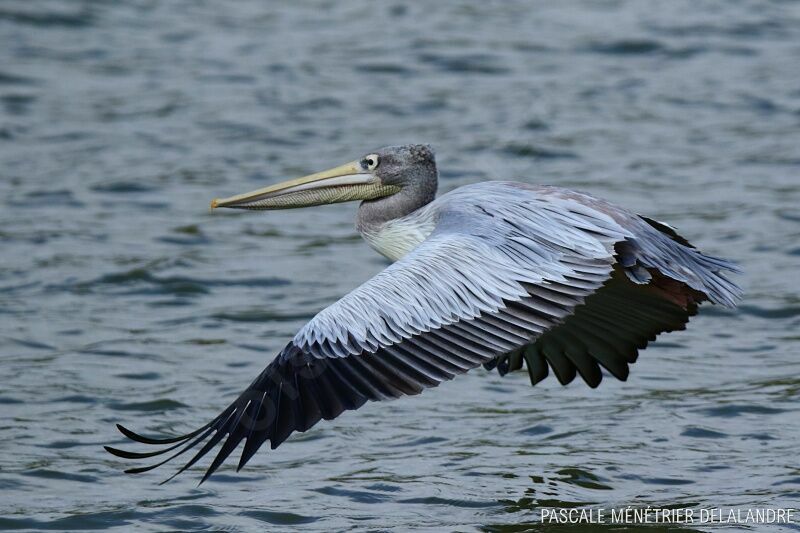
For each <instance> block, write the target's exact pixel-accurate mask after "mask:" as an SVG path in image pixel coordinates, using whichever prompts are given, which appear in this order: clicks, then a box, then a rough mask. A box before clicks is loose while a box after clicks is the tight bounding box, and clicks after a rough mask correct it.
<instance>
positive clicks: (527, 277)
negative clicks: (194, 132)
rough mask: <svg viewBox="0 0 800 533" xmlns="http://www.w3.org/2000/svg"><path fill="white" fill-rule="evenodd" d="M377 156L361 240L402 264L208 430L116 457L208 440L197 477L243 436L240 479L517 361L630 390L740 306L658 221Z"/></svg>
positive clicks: (328, 317)
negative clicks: (680, 332)
mask: <svg viewBox="0 0 800 533" xmlns="http://www.w3.org/2000/svg"><path fill="white" fill-rule="evenodd" d="M376 157H380V158H381V161H382V162H381V165H385V170H384V172H385V173H384V174H383V175H381V174H380V173H378V172H375V175H376V176H378V178H380V179H381V184H382V186H384V187H389V186H391V187H397V188H400V192H398V193H397V194H395V195H392V196H389V197H385V198H380V199H370V200H368V201H365V202H364V203H363V204H362V206H361V208H360V211H359V220H358V229H359V231H361V232H362V234H364V236H365V238H366V239H367V240H368V242H370V244H372V245H373V246H374V247H375V248H376V249H378V250H379V251H381V252H382V253H384V254H385V255H387V256H388V257H390V258H392V259H397V261H396V262H395V263H393V264H392V265H390V266H389V267H387V268H386V269H385V270H384V271H382V272H380V273H379V274H377V275H376V276H375V277H373V278H372V279H370V280H368V281H367V282H365V283H364V284H363V285H361V286H360V287H358V288H356V289H355V290H353V291H352V292H350V293H349V294H347V295H345V296H344V297H342V298H341V299H340V300H339V301H337V302H335V303H333V304H331V305H330V306H329V307H327V308H326V309H324V310H322V311H320V312H319V313H318V314H317V315H316V316H315V317H314V318H313V319H312V320H311V321H310V322H309V323H308V324H306V326H305V327H303V328H302V329H301V330H300V331H299V332H298V333H297V334H296V335H295V337H294V339H293V340H292V341H291V342H290V343H289V344H288V345H287V346H286V347H285V348H284V349H283V350H282V351H281V353H280V354H279V355H278V357H276V359H275V360H274V361H273V362H272V363H271V364H270V365H269V366H268V367H267V368H266V369H265V370H264V372H262V374H261V375H260V376H259V377H258V378H257V379H256V380H255V381H254V382H253V383H252V384H251V385H250V387H248V389H247V390H246V391H245V393H244V394H243V395H242V396H241V397H240V398H238V399H237V400H236V401H234V402H233V403H232V404H231V405H230V406H229V407H228V408H227V409H226V410H225V411H223V413H222V414H220V415H219V416H218V417H217V418H216V419H214V420H213V421H212V422H210V423H209V424H207V425H206V426H204V427H202V428H200V429H199V430H197V431H195V432H193V433H190V434H188V435H185V436H183V437H178V438H172V439H163V440H158V439H148V438H145V437H141V436H139V435H137V434H135V433H133V432H131V431H129V430H127V429H124V428H121V430H122V431H123V433H125V435H126V436H128V437H129V438H131V439H133V440H136V441H139V442H143V443H147V444H164V445H167V444H171V445H172V446H170V447H168V448H166V449H165V450H163V451H158V452H149V453H133V452H125V451H122V450H118V449H115V448H109V451H110V452H111V453H114V454H115V455H118V456H120V457H124V458H134V459H135V458H145V457H153V456H156V455H159V454H160V453H167V452H170V451H172V452H174V455H173V456H170V457H169V458H168V459H167V460H170V459H172V458H173V457H175V456H177V455H179V454H182V453H184V452H186V451H188V450H189V449H191V448H193V447H194V446H197V445H199V444H200V443H201V442H203V441H204V440H206V442H205V445H204V446H203V447H202V448H201V449H200V451H199V452H198V453H197V454H196V455H195V456H194V457H193V458H192V459H191V460H190V461H189V462H188V464H187V465H186V466H185V467H184V469H185V468H186V467H188V466H191V465H193V464H194V463H195V461H197V460H198V459H200V458H201V457H202V456H204V455H205V454H206V453H207V452H208V451H210V450H211V449H212V448H213V447H214V446H215V445H216V444H218V443H219V442H223V445H222V447H221V448H220V450H219V451H218V453H217V455H216V458H215V459H214V461H213V462H212V463H211V466H210V467H209V468H208V470H207V472H206V475H205V477H204V478H203V479H206V478H207V477H208V476H209V475H210V474H211V473H213V472H214V470H216V468H217V467H218V466H219V465H220V464H221V463H222V461H224V460H225V458H226V457H227V456H228V455H229V454H230V453H231V452H232V451H233V449H234V448H235V447H236V446H237V445H238V444H239V443H241V441H243V440H244V441H245V445H244V449H243V452H242V456H241V459H240V462H239V468H241V467H242V466H243V465H244V464H245V463H246V462H247V460H249V458H250V457H251V456H252V454H253V453H255V451H256V450H257V449H258V448H259V447H260V446H261V444H263V443H264V442H265V441H266V440H270V443H271V446H272V448H275V447H277V446H278V445H279V444H280V443H281V442H283V440H285V439H286V437H288V436H289V434H290V433H291V432H293V431H305V430H307V429H308V428H310V427H311V426H313V425H314V424H315V423H316V422H317V421H319V420H320V419H322V418H325V419H330V418H334V417H336V416H338V415H339V414H341V412H343V411H344V410H350V409H357V408H358V407H360V406H361V405H363V403H364V402H366V401H368V400H385V399H389V398H396V397H399V396H403V395H413V394H417V393H419V392H421V391H422V390H423V389H425V388H430V387H435V386H437V385H439V384H440V383H442V382H444V381H447V380H449V379H452V378H453V377H455V376H456V375H458V374H462V373H464V372H466V371H468V370H470V369H472V368H475V367H477V366H480V365H484V366H487V367H488V368H494V367H497V369H498V371H500V373H501V374H505V373H506V372H509V371H513V370H518V369H520V368H522V366H523V363H524V364H525V366H526V367H527V369H528V372H529V375H530V378H531V382H532V383H536V382H538V381H540V380H541V379H544V377H546V376H547V374H548V373H549V371H552V372H553V373H554V374H555V376H556V378H557V379H558V380H559V381H560V382H561V383H564V384H566V383H569V382H570V381H571V380H572V379H574V378H575V376H576V375H580V376H581V377H582V378H583V379H584V380H585V381H586V382H587V383H588V384H589V385H591V386H593V387H594V386H597V385H598V384H599V383H600V380H601V379H602V376H603V371H602V369H605V370H606V371H607V372H608V373H610V374H611V375H613V376H615V377H617V378H618V379H622V380H624V379H626V378H627V376H628V371H629V364H631V363H633V362H634V361H635V360H636V357H637V354H638V350H639V349H642V348H644V347H645V346H646V345H647V342H648V341H651V340H653V339H654V338H655V336H656V335H657V334H659V333H661V332H663V331H672V330H675V329H682V328H684V327H685V324H686V322H687V321H688V318H689V317H690V316H691V315H693V314H695V313H696V312H697V305H698V304H699V303H701V302H703V301H706V300H709V301H710V302H712V303H717V304H722V305H725V306H733V305H735V302H736V301H737V299H738V298H739V297H740V289H739V288H738V287H737V286H736V285H735V284H734V283H732V282H731V281H729V280H728V279H727V278H726V273H729V272H737V271H738V269H737V267H736V266H735V265H734V264H732V263H730V262H729V261H726V260H723V259H718V258H714V257H711V256H707V255H704V254H702V253H701V252H699V251H698V250H697V249H695V248H693V247H691V245H689V243H688V242H687V241H686V240H685V239H683V238H682V237H680V236H679V235H678V234H677V233H676V232H675V231H674V230H673V229H672V228H670V227H669V226H667V225H665V224H663V223H660V222H657V221H654V220H651V219H647V218H643V217H640V216H637V215H635V214H633V213H630V212H628V211H625V210H624V209H620V208H618V207H616V206H613V205H612V204H610V203H608V202H605V201H602V200H599V199H597V198H594V197H592V196H590V195H587V194H583V193H578V192H575V191H570V190H566V189H561V188H557V187H545V186H531V185H527V184H522V183H513V182H485V183H478V184H475V185H468V186H465V187H461V188H458V189H456V190H454V191H452V192H450V193H447V194H445V195H442V196H440V197H439V198H436V199H434V195H435V190H436V167H435V163H434V159H433V153H432V152H431V150H430V148H429V147H426V146H424V145H414V146H410V147H397V148H388V149H384V150H382V151H379V152H377V153H376ZM362 166H363V165H362ZM378 170H380V167H379V168H378ZM237 201H239V200H237ZM259 202H262V204H263V200H261V199H260V200H259ZM237 207H238V206H237ZM243 207H248V206H243ZM401 241H402V242H401ZM163 462H166V461H163ZM159 464H162V463H159ZM154 466H158V465H154ZM154 466H152V467H145V468H139V469H132V470H130V471H132V472H141V471H145V470H149V469H150V468H153V467H154ZM182 470H183V469H182ZM182 470H181V471H182Z"/></svg>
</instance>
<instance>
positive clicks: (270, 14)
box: [0, 0, 800, 531]
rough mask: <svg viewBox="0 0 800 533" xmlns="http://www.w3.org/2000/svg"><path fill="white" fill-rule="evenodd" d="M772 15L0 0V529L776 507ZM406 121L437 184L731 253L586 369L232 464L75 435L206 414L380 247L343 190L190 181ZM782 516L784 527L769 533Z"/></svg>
mask: <svg viewBox="0 0 800 533" xmlns="http://www.w3.org/2000/svg"><path fill="white" fill-rule="evenodd" d="M799 65H800V4H798V3H797V2H756V1H736V2H727V1H706V0H703V1H688V0H687V1H675V2H660V3H650V2H634V1H632V0H631V1H613V0H606V1H601V2H590V1H586V2H563V3H562V2H447V3H446V2H436V3H434V2H429V3H407V4H406V3H403V2H399V1H397V2H389V3H380V2H367V1H347V2H346V1H317V2H308V3H304V4H302V5H301V4H300V3H295V2H262V1H256V0H252V1H241V2H235V3H233V2H231V3H228V2H214V1H210V0H208V1H205V2H196V1H185V2H181V1H174V2H167V1H162V2H158V1H150V0H140V1H131V2H114V1H97V2H80V1H66V0H65V1H37V2H27V1H23V0H5V1H3V2H2V3H0V239H2V256H1V257H2V258H1V259H0V431H2V438H1V439H0V528H3V527H8V528H22V529H35V528H47V529H66V530H79V529H90V528H96V529H114V528H118V529H128V528H132V527H134V526H135V527H136V528H137V529H140V530H148V529H149V530H153V531H163V530H170V529H178V530H185V529H202V528H205V529H222V528H226V529H229V530H242V531H244V530H253V529H257V528H264V527H274V528H275V529H277V530H285V529H286V528H287V527H288V526H289V525H291V524H295V525H302V526H303V527H304V528H307V529H309V530H318V531H330V530H340V529H357V530H375V529H386V528H397V529H410V528H420V529H425V530H428V529H436V528H438V529H442V530H453V529H458V530H476V529H477V530H480V529H484V530H491V531H495V530H497V531H516V530H521V529H524V528H525V527H526V526H525V524H528V525H529V527H532V528H535V527H538V526H537V524H538V517H539V515H538V510H539V508H540V507H541V506H573V505H578V504H580V505H583V504H587V505H589V504H591V505H594V506H598V507H604V508H606V509H608V508H611V507H615V506H625V505H639V506H646V505H654V506H667V505H676V506H694V507H698V508H699V507H721V506H737V507H756V506H759V507H763V506H774V507H792V506H794V507H800V457H799V454H798V444H797V443H798V441H800V412H799V411H798V398H799V397H800V354H798V348H800V289H798V281H799V279H800V278H798V266H800V207H798V206H800V66H799ZM403 142H431V143H433V144H434V146H435V148H436V149H437V151H438V161H439V164H440V168H441V171H442V179H441V187H442V189H444V190H448V189H451V188H453V187H456V186H458V185H461V184H465V183H471V182H474V181H479V180H485V179H492V178H497V179H520V180H523V181H530V182H537V183H551V184H556V185H562V186H567V187H575V188H580V189H584V190H588V191H591V192H593V193H595V194H598V195H601V196H604V197H607V198H610V199H613V200H614V201H616V202H618V203H620V204H622V205H625V206H628V207H630V208H633V209H636V210H638V211H640V212H642V213H646V214H648V215H651V216H654V217H656V218H659V219H663V220H665V221H668V222H670V223H671V224H673V225H675V226H677V227H678V228H679V230H680V231H681V232H682V233H683V234H685V235H686V236H687V237H689V238H690V239H691V240H692V241H694V242H695V243H696V244H698V245H699V246H701V247H702V248H703V249H705V250H707V251H708V252H711V253H714V254H718V255H722V256H726V257H730V258H733V259H736V260H738V261H739V262H740V263H741V264H742V265H743V267H744V268H745V270H746V271H747V274H746V276H744V277H743V278H742V279H741V281H742V283H743V285H744V286H745V288H746V293H747V294H746V298H745V300H744V301H743V302H742V305H741V307H740V308H739V309H738V310H735V311H725V310H719V309H714V308H708V309H704V312H702V313H701V316H699V317H697V318H696V319H694V320H693V321H692V323H691V324H690V328H689V330H688V331H686V332H681V333H677V334H671V335H668V336H664V337H662V339H661V341H660V342H658V343H657V344H655V345H654V346H652V347H651V348H648V349H647V350H646V351H645V352H643V353H642V356H641V357H640V360H639V362H637V364H636V365H635V366H634V367H633V369H632V374H631V377H630V379H629V380H628V382H627V383H619V382H615V381H613V380H612V379H607V380H605V381H604V383H603V384H602V386H601V387H600V388H598V389H596V390H591V389H589V388H588V387H587V386H585V385H583V384H581V383H578V382H575V383H573V384H572V385H571V386H569V387H566V388H563V387H561V386H559V385H558V384H557V383H555V382H554V381H552V379H548V380H547V381H546V382H544V383H542V384H540V386H537V387H535V388H531V387H530V385H529V384H528V379H527V377H526V376H525V375H524V373H522V374H517V375H512V376H508V377H506V378H500V377H498V376H497V375H496V374H494V373H489V372H485V371H483V370H479V371H476V372H473V373H471V374H470V375H467V376H465V377H463V378H461V379H458V380H455V381H454V382H452V383H448V384H446V385H444V386H442V387H440V388H439V389H437V390H433V391H429V392H427V393H425V394H423V395H422V396H421V397H416V398H411V399H404V400H400V401H396V402H391V403H384V404H371V405H368V406H365V407H364V408H362V409H361V410H359V411H358V412H355V413H348V414H346V415H345V416H342V417H341V418H340V419H337V420H336V421H334V422H332V423H325V424H321V425H319V426H318V427H316V428H314V429H313V430H312V431H309V432H308V433H307V434H304V435H299V436H296V437H294V438H292V439H290V441H289V442H287V443H286V444H284V445H283V446H282V447H281V448H280V449H279V450H277V451H274V452H270V451H268V450H263V451H262V452H261V453H260V454H259V455H257V456H256V457H255V458H254V460H253V461H252V462H251V463H250V465H248V467H247V469H246V470H244V471H243V472H242V473H240V474H238V475H236V474H235V473H234V472H233V470H232V467H230V466H228V467H225V468H223V469H222V471H221V473H220V474H219V475H217V476H216V477H215V478H213V480H212V481H211V482H209V483H206V484H204V485H202V486H201V487H199V488H198V487H197V486H196V483H197V480H198V475H199V472H198V471H192V472H189V473H188V474H187V475H183V476H181V477H179V478H177V479H176V480H175V481H174V482H172V483H169V484H167V485H164V486H158V485H157V482H158V481H160V480H161V479H163V477H164V476H165V474H166V473H167V472H162V473H158V472H155V473H151V474H149V475H143V476H139V477H130V476H126V475H124V474H122V473H121V469H122V468H123V467H124V466H125V465H123V464H122V462H121V461H119V460H117V459H115V458H113V457H111V456H110V455H108V454H106V453H105V452H104V451H103V450H102V445H103V444H114V443H116V444H120V443H121V438H120V436H119V434H117V433H116V431H115V429H114V426H113V425H114V423H115V422H123V423H125V424H126V425H129V426H131V427H133V428H135V429H138V430H141V431H145V432H148V433H151V434H157V433H173V432H175V433H177V432H185V431H187V430H189V429H193V428H194V427H195V426H198V425H201V424H203V423H205V422H206V421H207V420H208V419H210V418H211V417H212V416H214V415H216V414H217V413H218V412H219V411H220V410H221V409H222V408H223V407H224V406H225V405H227V403H228V402H229V401H230V400H231V399H232V398H233V397H234V396H235V395H236V394H238V392H239V391H240V390H241V389H242V388H243V387H244V386H245V385H246V384H247V383H249V381H250V380H251V379H252V377H253V376H254V375H255V374H256V373H257V372H259V371H260V370H261V368H263V367H264V366H265V365H266V364H267V362H268V361H269V360H270V359H271V358H272V357H273V355H274V354H275V353H277V350H278V349H279V348H280V347H282V346H283V344H284V343H285V342H286V341H287V339H289V338H290V337H291V336H292V335H293V334H294V332H295V331H296V330H297V329H298V328H299V327H300V326H301V325H302V324H303V323H304V321H306V320H307V319H308V318H310V317H311V316H313V314H314V313H315V312H316V311H318V310H319V309H320V308H322V307H323V306H325V305H327V304H328V303H330V302H332V301H334V300H335V299H337V298H338V297H340V296H341V295H343V294H344V293H345V292H347V291H348V290H349V289H351V288H352V287H354V286H356V285H357V284H358V283H360V282H362V281H364V280H366V279H367V278H368V277H369V276H371V275H372V274H374V273H375V272H377V271H378V270H379V269H381V268H383V267H384V262H383V261H382V260H381V259H380V258H379V257H378V256H376V255H375V254H374V253H373V252H372V251H371V250H369V249H368V248H367V246H366V245H365V244H364V243H362V242H361V241H360V239H359V238H358V237H357V236H356V234H355V231H354V229H353V218H354V212H355V206H352V205H338V206H330V207H323V208H317V209H314V210H308V211H292V212H275V213H235V212H234V213H230V212H225V213H223V212H219V213H213V214H212V213H210V212H209V211H208V209H207V205H208V201H209V200H210V199H211V198H212V197H214V196H217V195H227V194H232V193H236V192H241V191H243V190H248V189H252V188H255V187H259V186H262V185H265V184H267V183H271V182H273V181H274V180H277V179H279V178H286V177H293V176H296V175H299V174H302V173H306V172H310V171H314V170H318V169H320V168H327V167H329V166H332V165H334V164H339V163H342V162H344V161H347V160H350V159H353V158H354V157H356V156H358V155H361V154H363V153H365V152H368V151H369V150H371V149H373V148H376V147H379V146H382V145H386V144H398V143H403ZM795 527H796V526H795Z"/></svg>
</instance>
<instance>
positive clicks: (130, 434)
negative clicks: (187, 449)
mask: <svg viewBox="0 0 800 533" xmlns="http://www.w3.org/2000/svg"><path fill="white" fill-rule="evenodd" d="M207 427H208V425H206V426H204V427H202V428H200V429H198V430H196V431H192V432H191V433H187V434H186V435H181V436H179V437H171V438H168V439H153V438H150V437H145V436H142V435H139V434H138V433H135V432H133V431H131V430H130V429H128V428H126V427H125V426H123V425H122V424H117V429H118V430H119V432H120V433H122V434H123V435H125V436H126V437H128V438H129V439H131V440H132V441H136V442H141V443H142V444H155V445H158V444H174V443H176V442H181V441H185V440H187V439H190V438H192V437H194V436H195V435H197V434H198V433H200V432H201V431H203V430H204V429H206V428H207Z"/></svg>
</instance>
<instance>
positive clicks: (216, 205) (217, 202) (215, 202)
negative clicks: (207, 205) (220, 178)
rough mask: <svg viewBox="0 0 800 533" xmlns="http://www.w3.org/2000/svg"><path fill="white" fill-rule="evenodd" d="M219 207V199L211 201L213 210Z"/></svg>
mask: <svg viewBox="0 0 800 533" xmlns="http://www.w3.org/2000/svg"><path fill="white" fill-rule="evenodd" d="M218 206H219V199H218V198H214V199H213V200H211V209H216V208H217V207H218Z"/></svg>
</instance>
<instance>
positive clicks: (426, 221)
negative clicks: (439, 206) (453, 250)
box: [356, 187, 436, 261]
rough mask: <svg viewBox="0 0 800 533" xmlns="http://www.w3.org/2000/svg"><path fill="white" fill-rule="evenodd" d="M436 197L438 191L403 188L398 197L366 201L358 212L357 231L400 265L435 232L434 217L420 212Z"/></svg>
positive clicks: (429, 212)
mask: <svg viewBox="0 0 800 533" xmlns="http://www.w3.org/2000/svg"><path fill="white" fill-rule="evenodd" d="M435 197H436V189H435V188H432V189H429V190H422V189H419V188H417V190H415V189H414V188H411V187H409V188H404V189H403V190H401V191H400V192H398V193H397V194H393V195H392V196H388V197H386V198H380V199H378V200H367V201H364V202H362V203H361V205H360V206H359V208H358V217H357V219H356V228H357V229H358V231H359V233H361V236H362V237H364V239H365V240H366V241H367V242H368V243H369V245H370V246H372V247H373V248H374V249H375V250H376V251H377V252H378V253H380V254H381V255H383V256H385V257H387V258H389V259H391V260H392V261H397V260H398V259H400V258H401V257H403V256H404V255H405V254H407V253H408V252H410V251H411V250H413V249H414V248H416V246H417V245H418V244H419V243H421V242H422V241H424V240H425V239H426V238H427V237H428V235H430V233H431V231H433V227H434V220H433V213H432V211H431V210H428V209H424V210H423V209H421V208H422V207H424V206H426V205H428V204H429V203H430V202H432V201H433V200H434V198H435Z"/></svg>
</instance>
